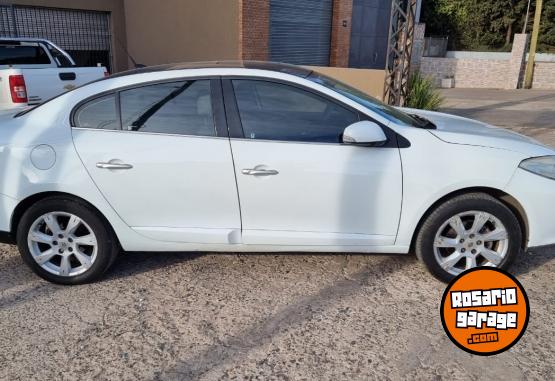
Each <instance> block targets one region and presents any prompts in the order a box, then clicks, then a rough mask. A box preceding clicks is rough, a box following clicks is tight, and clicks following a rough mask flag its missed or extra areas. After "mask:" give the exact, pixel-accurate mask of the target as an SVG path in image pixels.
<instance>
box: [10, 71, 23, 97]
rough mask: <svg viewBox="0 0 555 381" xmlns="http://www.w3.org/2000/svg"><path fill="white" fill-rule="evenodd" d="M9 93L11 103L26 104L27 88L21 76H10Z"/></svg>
mask: <svg viewBox="0 0 555 381" xmlns="http://www.w3.org/2000/svg"><path fill="white" fill-rule="evenodd" d="M9 81H10V92H11V93H12V102H13V103H27V87H26V86H25V78H23V76H22V75H10V77H9Z"/></svg>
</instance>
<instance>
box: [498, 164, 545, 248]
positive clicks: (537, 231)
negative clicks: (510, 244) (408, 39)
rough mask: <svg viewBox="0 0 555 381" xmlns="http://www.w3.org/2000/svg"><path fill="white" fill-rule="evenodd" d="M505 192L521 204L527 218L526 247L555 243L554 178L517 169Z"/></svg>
mask: <svg viewBox="0 0 555 381" xmlns="http://www.w3.org/2000/svg"><path fill="white" fill-rule="evenodd" d="M506 192H507V193H508V194H510V195H511V196H513V197H514V198H515V199H516V200H518V202H519V203H520V204H521V205H522V207H523V209H524V211H525V213H526V218H527V220H528V231H529V234H528V245H527V246H528V247H538V246H549V245H552V244H555V224H554V223H553V221H554V216H555V180H551V179H547V178H545V177H541V176H538V175H535V174H533V173H530V172H528V171H525V170H523V169H520V168H519V169H517V171H516V172H515V174H514V176H513V178H512V179H511V181H510V183H509V185H508V186H507V188H506Z"/></svg>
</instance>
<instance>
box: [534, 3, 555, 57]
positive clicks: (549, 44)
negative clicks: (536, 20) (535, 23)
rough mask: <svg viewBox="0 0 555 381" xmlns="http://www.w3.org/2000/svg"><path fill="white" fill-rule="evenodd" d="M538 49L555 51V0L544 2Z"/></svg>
mask: <svg viewBox="0 0 555 381" xmlns="http://www.w3.org/2000/svg"><path fill="white" fill-rule="evenodd" d="M538 50H539V51H540V52H553V53H555V0H545V1H544V2H543V12H542V19H541V24H540V36H539V41H538Z"/></svg>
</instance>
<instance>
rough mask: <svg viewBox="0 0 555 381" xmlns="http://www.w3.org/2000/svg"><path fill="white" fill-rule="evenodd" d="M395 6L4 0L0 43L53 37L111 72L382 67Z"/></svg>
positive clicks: (368, 1) (345, 0) (376, 0)
mask: <svg viewBox="0 0 555 381" xmlns="http://www.w3.org/2000/svg"><path fill="white" fill-rule="evenodd" d="M390 9H391V0H206V1H197V0H164V1H154V0H7V3H6V2H2V3H0V36H21V37H42V38H48V39H50V40H52V41H53V42H55V43H56V44H58V45H60V46H61V47H62V48H64V49H66V50H68V51H69V52H70V53H71V54H72V55H73V56H74V58H75V59H76V61H77V62H78V64H80V65H96V64H97V63H100V64H103V65H106V66H108V67H109V68H110V70H111V71H112V72H117V71H121V70H126V69H128V68H130V67H133V66H134V65H135V64H136V63H140V64H144V65H154V64H163V63H171V62H182V61H203V60H225V59H232V60H237V59H254V60H272V61H279V62H288V63H294V64H301V65H315V66H335V67H357V68H373V69H383V68H384V67H385V55H386V50H387V33H388V27H389V14H390Z"/></svg>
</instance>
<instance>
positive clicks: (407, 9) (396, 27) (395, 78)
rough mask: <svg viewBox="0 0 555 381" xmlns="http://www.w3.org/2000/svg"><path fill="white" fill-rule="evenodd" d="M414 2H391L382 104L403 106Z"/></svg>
mask: <svg viewBox="0 0 555 381" xmlns="http://www.w3.org/2000/svg"><path fill="white" fill-rule="evenodd" d="M418 2H419V1H418V0H392V2H391V18H390V25H389V37H388V41H389V42H388V48H387V61H386V68H385V70H386V75H385V86H384V97H383V100H384V102H386V103H388V104H390V105H394V106H404V104H405V100H406V98H407V94H408V91H409V90H408V82H409V75H410V59H411V54H412V43H413V40H414V24H415V19H416V8H417V5H418Z"/></svg>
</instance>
